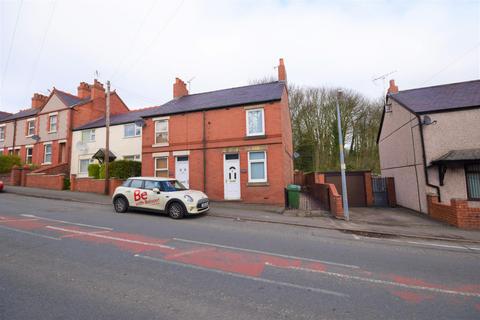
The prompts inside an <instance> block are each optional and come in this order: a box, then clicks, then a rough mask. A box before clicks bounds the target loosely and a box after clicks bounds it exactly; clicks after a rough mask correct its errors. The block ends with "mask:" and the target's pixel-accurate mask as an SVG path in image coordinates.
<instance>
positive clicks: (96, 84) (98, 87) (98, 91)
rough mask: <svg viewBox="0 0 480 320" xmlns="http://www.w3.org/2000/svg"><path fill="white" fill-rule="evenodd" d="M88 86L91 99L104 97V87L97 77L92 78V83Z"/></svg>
mask: <svg viewBox="0 0 480 320" xmlns="http://www.w3.org/2000/svg"><path fill="white" fill-rule="evenodd" d="M89 87H90V95H91V98H92V100H95V99H98V98H103V99H105V88H104V87H103V84H102V83H101V82H100V81H98V80H97V79H95V80H93V84H92V85H91V86H89Z"/></svg>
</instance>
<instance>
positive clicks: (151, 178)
mask: <svg viewBox="0 0 480 320" xmlns="http://www.w3.org/2000/svg"><path fill="white" fill-rule="evenodd" d="M128 179H138V180H152V181H173V180H176V179H174V178H161V177H130V178H128Z"/></svg>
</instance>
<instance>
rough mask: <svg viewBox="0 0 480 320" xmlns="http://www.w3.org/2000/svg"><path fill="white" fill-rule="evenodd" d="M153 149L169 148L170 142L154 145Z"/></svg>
mask: <svg viewBox="0 0 480 320" xmlns="http://www.w3.org/2000/svg"><path fill="white" fill-rule="evenodd" d="M152 147H154V148H157V147H168V142H163V143H155V144H152Z"/></svg>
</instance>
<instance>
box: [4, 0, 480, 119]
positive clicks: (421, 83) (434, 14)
mask: <svg viewBox="0 0 480 320" xmlns="http://www.w3.org/2000/svg"><path fill="white" fill-rule="evenodd" d="M0 28H1V30H0V46H1V48H0V53H1V57H0V73H1V88H0V110H2V111H9V112H15V111H18V110H20V109H25V108H28V107H29V106H30V101H31V100H30V99H31V97H32V95H33V93H35V92H39V93H43V94H46V95H48V94H49V90H51V89H52V88H53V87H54V86H55V87H56V88H58V89H60V90H64V91H67V92H71V93H76V91H77V86H78V84H79V83H80V82H81V81H85V82H88V83H92V82H93V79H94V78H95V77H98V79H99V80H100V81H102V82H106V81H107V80H110V81H111V83H112V89H115V90H116V91H117V92H118V94H119V95H120V96H121V97H122V99H123V100H124V101H125V102H126V103H127V105H128V106H129V107H130V108H131V109H138V108H142V107H147V106H153V105H161V104H163V103H165V102H167V101H168V100H170V99H172V94H173V90H172V85H173V82H174V80H175V77H180V78H181V79H183V80H184V81H189V83H190V93H199V92H205V91H212V90H218V89H223V88H230V87H236V86H242V85H248V84H250V83H251V82H252V81H254V80H256V79H261V78H265V77H276V75H277V71H276V69H275V66H276V65H278V59H279V58H284V60H285V65H286V69H287V76H288V82H289V83H294V84H296V85H300V86H309V87H318V86H329V87H344V88H349V89H353V90H356V91H358V92H360V93H362V94H364V95H365V96H367V97H370V98H377V97H380V96H382V95H383V94H384V92H385V91H384V90H385V89H386V86H387V85H388V80H389V79H391V78H394V79H395V81H396V83H397V85H398V86H399V89H400V90H404V89H411V88H416V87H425V86H431V85H437V84H444V83H451V82H460V81H467V80H474V79H479V78H480V0H470V1H466V0H463V1H462V0H457V1H434V0H429V1H427V0H425V1H407V0H405V1H380V0H378V1H377V0H375V1H342V0H339V1H313V0H310V1H288V0H282V1H280V0H277V1H273V0H271V1H261V0H255V1H254V0H243V1H237V0H223V1H221V0H220V1H216V0H211V1H208V0H205V1H201V0H198V1H197V0H169V1H156V0H136V1H120V0H116V1H110V0H104V1H95V0H81V1H70V0H61V1H60V0H56V1H54V0H53V1H52V0H49V1H42V0H38V1H32V0H30V1H21V0H0ZM390 73H391V74H390ZM385 74H389V75H387V76H385V77H384V78H383V79H382V78H381V77H382V76H383V75H385ZM375 78H380V79H379V80H375V81H374V80H373V79H375Z"/></svg>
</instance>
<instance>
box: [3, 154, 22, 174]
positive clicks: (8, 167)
mask: <svg viewBox="0 0 480 320" xmlns="http://www.w3.org/2000/svg"><path fill="white" fill-rule="evenodd" d="M21 164H22V161H21V160H20V157H19V156H15V155H0V173H8V172H10V171H12V167H13V166H19V165H21Z"/></svg>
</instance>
